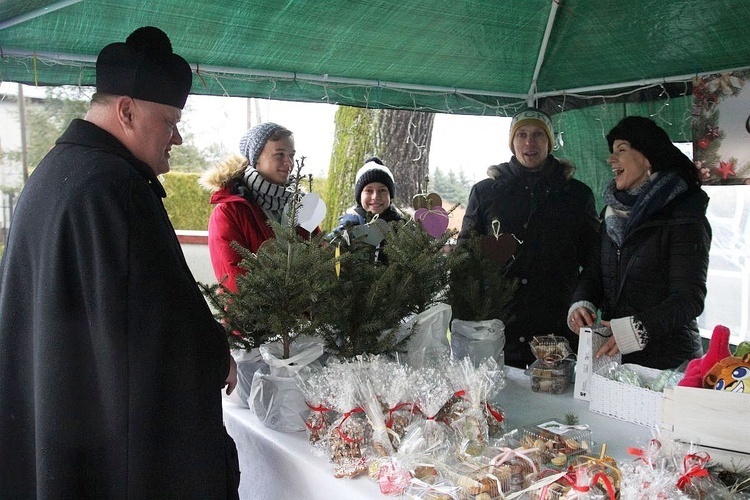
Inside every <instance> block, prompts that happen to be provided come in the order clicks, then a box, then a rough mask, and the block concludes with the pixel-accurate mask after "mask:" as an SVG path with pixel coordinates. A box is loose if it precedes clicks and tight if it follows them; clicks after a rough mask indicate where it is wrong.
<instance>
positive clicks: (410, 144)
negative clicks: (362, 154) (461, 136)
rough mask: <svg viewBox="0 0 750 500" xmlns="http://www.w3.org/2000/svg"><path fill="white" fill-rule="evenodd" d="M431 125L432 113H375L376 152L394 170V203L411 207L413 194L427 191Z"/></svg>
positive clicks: (386, 111)
mask: <svg viewBox="0 0 750 500" xmlns="http://www.w3.org/2000/svg"><path fill="white" fill-rule="evenodd" d="M434 122H435V115H434V114H433V113H425V112H421V111H408V110H393V109H381V110H379V111H378V114H377V133H376V136H375V141H376V148H375V149H376V151H377V153H378V156H380V158H381V159H382V160H383V162H384V163H385V164H386V165H388V167H389V168H390V169H391V170H392V171H393V176H394V178H395V181H396V204H397V205H399V206H403V207H409V206H411V200H412V198H413V197H414V195H415V194H417V193H420V192H423V191H424V190H425V189H426V188H427V180H428V174H429V165H428V161H427V160H428V157H429V154H430V141H431V140H432V127H433V124H434Z"/></svg>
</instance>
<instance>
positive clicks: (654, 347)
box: [574, 190, 711, 369]
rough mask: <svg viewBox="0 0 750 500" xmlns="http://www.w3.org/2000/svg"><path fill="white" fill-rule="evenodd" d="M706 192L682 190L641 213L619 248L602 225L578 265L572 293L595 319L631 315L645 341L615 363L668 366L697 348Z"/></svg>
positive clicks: (706, 245)
mask: <svg viewBox="0 0 750 500" xmlns="http://www.w3.org/2000/svg"><path fill="white" fill-rule="evenodd" d="M707 206H708V196H707V195H706V193H705V192H704V191H702V190H694V191H690V192H686V193H683V194H682V195H679V196H678V197H677V198H675V199H674V200H672V201H671V202H670V203H668V204H667V205H666V206H665V207H664V208H662V209H661V210H659V211H658V212H656V213H655V214H653V215H652V216H650V217H649V218H647V219H646V220H645V221H644V222H643V223H642V224H641V225H640V226H638V227H637V228H635V229H634V230H633V231H632V232H631V233H630V235H629V236H628V237H627V238H626V239H625V241H624V242H623V245H622V247H621V248H618V247H617V245H616V244H615V243H614V242H613V241H612V239H611V238H610V237H609V235H608V234H607V231H606V230H605V229H604V227H602V230H601V238H600V250H599V251H598V252H597V253H596V261H595V262H593V263H592V265H591V266H590V267H589V268H588V269H587V270H586V271H585V272H584V275H583V277H582V278H581V282H580V285H579V287H578V289H577V290H576V293H575V295H574V301H578V300H587V301H589V302H591V303H593V304H594V305H595V306H597V307H599V308H600V309H601V319H602V320H611V319H613V318H622V317H627V316H633V315H635V317H636V319H639V320H641V322H643V326H644V327H645V330H646V332H647V334H648V343H647V345H646V346H645V348H644V349H643V350H642V351H636V352H633V353H631V354H627V355H623V357H622V362H623V363H635V364H639V365H643V366H649V367H652V368H658V369H666V368H676V367H678V366H679V365H680V364H681V363H682V362H684V361H686V360H688V359H693V358H696V357H700V356H702V355H703V349H702V344H701V339H700V336H699V334H698V326H697V322H696V318H697V317H698V316H699V315H700V314H701V312H702V311H703V304H704V300H705V298H706V277H707V273H708V252H709V249H710V246H711V226H710V225H709V223H708V220H707V219H706V216H705V214H706V207H707Z"/></svg>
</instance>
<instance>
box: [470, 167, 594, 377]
mask: <svg viewBox="0 0 750 500" xmlns="http://www.w3.org/2000/svg"><path fill="white" fill-rule="evenodd" d="M511 161H515V160H511ZM516 165H517V164H516ZM519 167H520V166H518V167H517V168H516V169H513V168H511V166H510V165H509V164H508V163H503V164H500V165H496V166H494V167H491V168H490V170H489V172H488V173H489V174H490V176H491V178H489V179H485V180H483V181H480V182H478V183H477V184H475V185H474V187H473V188H472V190H471V194H470V195H469V203H468V206H467V209H466V215H465V216H464V220H463V225H462V228H461V232H460V234H459V244H460V242H461V241H462V240H464V239H466V238H468V237H469V235H470V234H471V231H472V229H474V230H476V232H478V233H479V234H484V235H487V234H493V230H492V220H493V219H494V218H498V220H499V221H500V231H501V232H503V233H513V234H514V235H515V236H516V237H517V238H518V239H519V240H521V241H523V244H521V245H519V247H518V250H517V252H516V258H515V260H514V261H513V262H512V263H511V265H510V268H509V270H508V274H507V276H508V278H510V279H513V278H517V279H518V280H519V288H518V290H517V292H516V293H515V296H514V299H513V300H512V302H511V303H510V305H509V308H508V318H507V320H506V322H505V323H506V325H505V337H506V344H505V362H506V363H507V364H509V365H511V366H520V367H524V366H526V365H527V364H530V363H531V362H533V361H534V359H535V358H534V356H533V354H532V352H531V349H530V347H529V344H528V343H529V341H530V340H531V339H532V337H534V336H535V335H547V334H555V335H561V336H565V337H567V338H568V339H569V340H570V342H571V344H572V347H573V349H574V350H575V349H577V345H578V339H577V336H576V335H574V334H572V332H571V331H570V330H569V329H568V327H567V325H566V320H567V311H568V307H569V306H570V303H571V302H570V299H571V297H572V294H573V290H574V289H575V286H576V282H577V279H578V276H579V273H580V268H581V266H583V265H584V264H585V263H586V261H587V260H588V258H589V256H590V255H591V251H592V249H593V248H594V246H595V243H596V240H597V231H598V218H597V216H596V208H595V203H594V195H593V193H592V191H591V188H589V187H588V186H586V185H585V184H584V183H582V182H580V181H578V180H576V179H573V178H572V175H573V172H574V170H575V167H574V166H573V165H572V164H570V163H562V162H560V161H558V160H557V159H555V158H554V157H552V156H549V157H548V160H547V163H546V164H545V167H544V170H543V172H542V173H541V175H540V176H539V179H538V181H537V182H536V183H535V184H533V187H530V184H528V183H527V182H526V179H525V176H523V175H521V176H519V175H517V174H515V173H514V172H515V171H517V170H518V168H519ZM520 168H523V167H520Z"/></svg>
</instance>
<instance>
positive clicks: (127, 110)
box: [115, 96, 136, 129]
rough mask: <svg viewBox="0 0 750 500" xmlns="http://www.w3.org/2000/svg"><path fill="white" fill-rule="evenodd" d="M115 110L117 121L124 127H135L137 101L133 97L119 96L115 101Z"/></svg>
mask: <svg viewBox="0 0 750 500" xmlns="http://www.w3.org/2000/svg"><path fill="white" fill-rule="evenodd" d="M115 111H116V112H117V121H118V122H120V125H121V126H122V128H123V129H130V128H132V127H133V122H134V120H135V112H136V110H135V101H134V100H133V98H132V97H128V96H119V97H118V99H117V102H116V103H115Z"/></svg>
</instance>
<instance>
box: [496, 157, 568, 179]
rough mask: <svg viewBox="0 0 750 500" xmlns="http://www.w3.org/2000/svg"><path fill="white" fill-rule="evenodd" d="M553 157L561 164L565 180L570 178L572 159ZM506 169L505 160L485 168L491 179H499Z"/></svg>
mask: <svg viewBox="0 0 750 500" xmlns="http://www.w3.org/2000/svg"><path fill="white" fill-rule="evenodd" d="M552 158H554V157H552ZM554 159H555V160H557V161H558V162H559V163H560V165H561V166H562V168H563V176H564V177H565V180H566V181H567V180H570V179H572V178H573V174H575V173H576V166H575V163H573V162H572V161H570V160H568V159H567V158H554ZM507 169H508V163H507V162H506V163H500V164H498V165H490V166H489V167H488V168H487V175H488V176H489V177H490V178H491V179H495V180H497V179H499V178H500V177H501V176H502V175H503V172H507Z"/></svg>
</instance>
